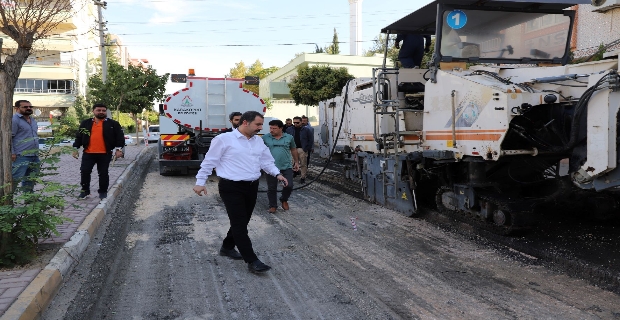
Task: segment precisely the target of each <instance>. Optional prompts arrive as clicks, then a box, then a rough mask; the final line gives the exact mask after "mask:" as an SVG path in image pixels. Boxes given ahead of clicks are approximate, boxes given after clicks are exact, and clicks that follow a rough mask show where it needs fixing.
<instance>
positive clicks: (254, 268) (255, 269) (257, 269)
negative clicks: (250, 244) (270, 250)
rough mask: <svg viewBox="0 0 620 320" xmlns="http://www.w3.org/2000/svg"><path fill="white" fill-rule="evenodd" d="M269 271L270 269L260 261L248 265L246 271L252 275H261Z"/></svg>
mask: <svg viewBox="0 0 620 320" xmlns="http://www.w3.org/2000/svg"><path fill="white" fill-rule="evenodd" d="M269 269H271V267H270V266H268V265H266V264H264V263H262V262H261V261H260V260H256V261H254V262H250V263H248V270H250V272H252V273H262V272H265V271H268V270H269Z"/></svg>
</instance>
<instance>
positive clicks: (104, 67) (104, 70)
mask: <svg viewBox="0 0 620 320" xmlns="http://www.w3.org/2000/svg"><path fill="white" fill-rule="evenodd" d="M93 1H94V2H95V5H96V6H97V14H98V16H99V46H100V47H101V81H103V83H104V84H105V82H106V80H107V79H108V59H107V57H106V54H105V51H106V48H105V47H106V43H105V36H104V35H103V31H104V30H105V25H106V22H105V21H103V14H102V13H101V9H106V8H107V5H108V3H107V2H105V1H97V0H93ZM107 111H108V112H107V116H108V118H112V111H110V109H109V108H108V110H107Z"/></svg>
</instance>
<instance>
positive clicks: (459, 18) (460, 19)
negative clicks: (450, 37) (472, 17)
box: [446, 10, 467, 29]
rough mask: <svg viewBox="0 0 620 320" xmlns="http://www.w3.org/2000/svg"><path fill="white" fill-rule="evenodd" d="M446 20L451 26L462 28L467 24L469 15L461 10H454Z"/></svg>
mask: <svg viewBox="0 0 620 320" xmlns="http://www.w3.org/2000/svg"><path fill="white" fill-rule="evenodd" d="M446 20H447V21H446V23H447V24H448V26H450V28H452V29H461V28H462V27H464V26H465V24H467V15H466V14H465V12H463V11H461V10H453V11H452V12H450V13H448V17H447V18H446Z"/></svg>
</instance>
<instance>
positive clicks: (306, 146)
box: [286, 117, 313, 184]
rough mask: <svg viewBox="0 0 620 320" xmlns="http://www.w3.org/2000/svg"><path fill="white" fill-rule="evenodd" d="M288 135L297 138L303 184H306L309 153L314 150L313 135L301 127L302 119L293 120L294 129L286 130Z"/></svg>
mask: <svg viewBox="0 0 620 320" xmlns="http://www.w3.org/2000/svg"><path fill="white" fill-rule="evenodd" d="M286 133H288V134H290V135H292V136H293V137H294V138H295V145H296V146H297V155H298V156H299V169H300V170H301V180H300V181H299V182H301V184H304V183H306V174H307V173H308V165H307V161H308V152H309V151H310V149H312V143H313V140H312V133H311V132H310V129H308V128H306V127H303V126H302V125H301V117H295V118H293V127H290V128H288V129H286Z"/></svg>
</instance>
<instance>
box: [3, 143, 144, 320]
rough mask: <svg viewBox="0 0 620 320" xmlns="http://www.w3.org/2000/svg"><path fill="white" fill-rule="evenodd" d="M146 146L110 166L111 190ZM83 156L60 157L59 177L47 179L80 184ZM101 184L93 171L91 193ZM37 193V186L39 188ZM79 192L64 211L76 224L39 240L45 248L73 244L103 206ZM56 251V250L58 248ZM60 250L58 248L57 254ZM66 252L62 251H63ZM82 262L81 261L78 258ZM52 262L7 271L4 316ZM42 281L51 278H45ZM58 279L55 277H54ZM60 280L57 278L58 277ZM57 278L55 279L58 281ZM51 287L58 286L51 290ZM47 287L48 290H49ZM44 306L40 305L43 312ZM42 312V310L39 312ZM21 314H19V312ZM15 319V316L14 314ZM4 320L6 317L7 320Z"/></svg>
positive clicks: (128, 150) (47, 296)
mask: <svg viewBox="0 0 620 320" xmlns="http://www.w3.org/2000/svg"><path fill="white" fill-rule="evenodd" d="M143 148H144V146H140V145H138V146H128V147H126V148H125V149H126V154H125V157H124V158H120V159H118V160H116V161H114V163H113V164H111V165H110V169H109V174H110V186H109V190H112V189H113V187H114V185H115V182H116V181H117V180H118V179H119V177H120V176H121V175H122V174H123V173H124V172H125V169H127V167H128V166H129V165H130V164H131V163H132V162H134V161H135V159H136V157H137V156H138V155H139V154H140V152H141V151H142V150H143ZM81 156H82V155H81V153H80V159H74V158H73V157H72V156H71V155H68V154H63V155H61V156H60V159H61V161H60V162H59V163H58V164H57V167H58V169H57V171H56V173H57V174H56V175H51V176H46V177H45V179H49V180H50V181H54V182H60V183H62V184H64V185H77V186H79V183H80V163H81ZM98 185H99V177H98V175H97V169H96V168H95V169H94V170H93V174H92V180H91V190H97V189H98ZM35 190H36V187H35ZM78 192H79V187H77V191H76V193H75V194H68V195H67V196H66V197H65V199H66V200H67V202H68V205H67V207H66V208H65V210H64V211H63V215H64V216H65V217H68V218H70V219H72V220H73V221H70V222H66V223H64V224H62V225H59V226H58V227H57V229H58V231H59V232H60V235H59V236H55V235H54V236H52V237H50V238H48V239H41V240H40V241H39V243H40V244H42V245H48V246H49V245H54V244H55V245H58V246H60V245H62V244H65V243H67V242H68V241H69V239H70V238H71V237H72V236H73V235H74V234H76V232H77V231H78V227H79V226H80V225H81V224H82V223H83V222H84V220H85V219H86V217H87V216H88V215H89V214H90V213H91V212H92V211H93V210H94V209H95V207H97V205H98V204H99V203H100V200H99V197H98V195H97V194H96V192H95V194H94V195H93V196H90V197H88V198H87V199H84V200H79V201H78V200H77V195H78ZM110 196H112V195H111V194H110ZM54 248H56V247H54ZM57 250H58V249H57V248H56V251H57ZM61 250H62V249H61ZM78 259H79V258H78ZM47 262H48V261H43V265H42V266H41V265H38V266H34V265H27V266H25V267H20V268H17V269H16V270H7V271H3V272H0V315H4V314H5V313H6V311H7V310H8V309H9V307H11V305H12V304H13V303H14V302H15V301H16V299H17V298H18V297H19V296H20V294H22V293H23V292H24V290H25V289H26V288H27V287H28V286H29V285H30V284H31V283H33V282H36V277H37V275H39V273H40V272H41V270H42V269H43V268H45V264H46V263H47ZM41 278H49V277H43V276H41ZM51 278H54V277H51ZM56 278H57V276H56ZM54 279H55V278H54ZM50 284H55V285H53V286H52V287H50V286H49V285H50ZM57 284H58V283H56V282H53V281H52V282H47V283H45V284H43V285H41V287H43V288H45V289H46V290H51V291H48V292H43V293H41V292H39V293H36V292H35V293H34V295H36V294H39V295H43V296H45V299H50V298H51V295H52V294H53V292H54V291H55V290H56V289H58V286H57ZM46 285H47V288H46ZM42 307H43V306H39V309H40V308H42ZM38 311H40V310H38ZM17 313H19V312H17ZM10 316H12V314H11V315H10ZM3 319H4V318H3Z"/></svg>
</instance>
